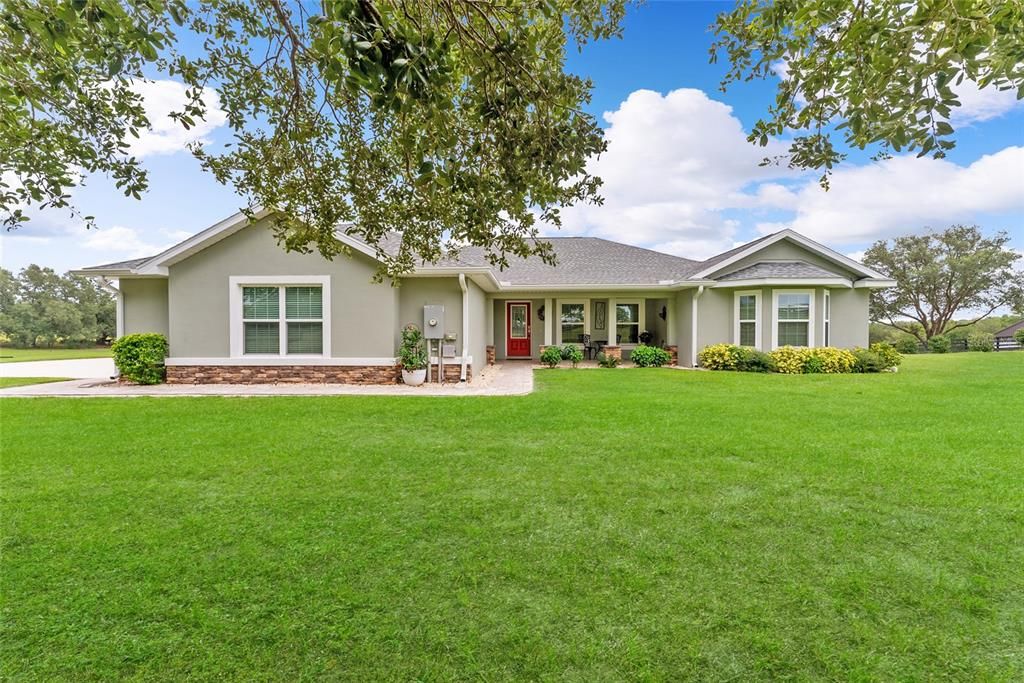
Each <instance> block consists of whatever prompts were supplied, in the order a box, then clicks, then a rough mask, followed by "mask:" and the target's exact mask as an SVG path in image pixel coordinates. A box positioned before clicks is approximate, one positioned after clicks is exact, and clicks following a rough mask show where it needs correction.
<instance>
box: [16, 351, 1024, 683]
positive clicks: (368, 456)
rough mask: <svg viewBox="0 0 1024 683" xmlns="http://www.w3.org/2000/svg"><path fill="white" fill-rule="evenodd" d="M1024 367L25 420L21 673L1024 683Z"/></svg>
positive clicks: (233, 405)
mask: <svg viewBox="0 0 1024 683" xmlns="http://www.w3.org/2000/svg"><path fill="white" fill-rule="evenodd" d="M1022 386H1024V353H1002V354H975V353H961V354H956V355H945V356H921V357H911V358H908V359H907V361H906V363H905V365H904V367H903V368H902V370H901V371H900V372H899V373H897V374H883V375H843V376H823V375H816V376H785V375H748V374H735V373H709V372H688V371H677V370H668V369H664V370H654V369H652V370H629V371H605V370H579V371H571V370H564V371H562V370H558V371H539V372H538V373H537V391H536V392H534V393H533V394H531V395H529V396H522V397H462V398H428V397H404V396H403V397H376V396H339V397H321V398H316V397H280V398H223V397H207V398H135V399H131V400H125V399H74V400H66V399H4V400H3V401H2V402H0V411H2V419H3V429H2V448H3V457H2V461H0V462H2V465H0V467H2V470H0V475H2V482H3V485H2V487H0V496H2V497H0V512H2V542H3V560H2V561H3V571H2V573H0V582H2V591H0V594H2V598H0V599H2V601H3V604H2V610H3V611H2V615H3V623H4V637H3V638H2V639H0V667H2V669H0V670H2V671H3V674H4V677H5V678H8V679H63V680H108V679H113V678H122V677H132V678H140V679H165V680H166V679H182V678H187V677H193V678H197V679H212V678H221V679H226V680H246V679H258V680H294V679H303V678H304V679H319V678H327V679H335V678H341V679H349V680H360V681H363V680H413V679H416V680H467V679H484V680H501V679H528V680H536V679H546V680H551V679H558V680H577V681H596V680H629V679H646V680H683V679H700V680H751V679H755V680H756V679H759V680H777V679H799V680H808V679H817V680H821V679H826V680H923V679H936V678H944V679H958V680H1006V681H1009V680H1021V679H1022V678H1024V571H1022V570H1021V568H1022V567H1024V489H1022V482H1024V445H1022V441H1021V432H1022V423H1021V416H1022V415H1024V391H1022V390H1021V387H1022Z"/></svg>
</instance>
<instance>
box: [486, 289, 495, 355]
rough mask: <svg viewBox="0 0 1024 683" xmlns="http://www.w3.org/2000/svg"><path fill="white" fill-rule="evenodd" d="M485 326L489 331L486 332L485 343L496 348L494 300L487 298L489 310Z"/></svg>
mask: <svg viewBox="0 0 1024 683" xmlns="http://www.w3.org/2000/svg"><path fill="white" fill-rule="evenodd" d="M484 325H486V326H487V329H486V330H485V331H484V343H485V344H486V345H487V346H494V298H493V297H487V310H486V311H485V314H484Z"/></svg>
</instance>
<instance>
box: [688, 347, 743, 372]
mask: <svg viewBox="0 0 1024 683" xmlns="http://www.w3.org/2000/svg"><path fill="white" fill-rule="evenodd" d="M736 349H737V347H736V346H734V345H732V344H712V345H711V346H705V347H704V348H703V349H701V350H700V353H699V354H697V363H699V364H700V366H701V367H702V368H707V369H708V370H735V369H736V361H737V357H736Z"/></svg>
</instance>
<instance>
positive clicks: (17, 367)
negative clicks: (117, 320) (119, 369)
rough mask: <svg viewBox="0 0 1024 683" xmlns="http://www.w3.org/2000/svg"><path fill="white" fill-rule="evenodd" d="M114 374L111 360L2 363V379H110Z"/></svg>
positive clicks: (89, 359)
mask: <svg viewBox="0 0 1024 683" xmlns="http://www.w3.org/2000/svg"><path fill="white" fill-rule="evenodd" d="M113 374H114V361H113V360H111V359H110V358H79V359H76V360H32V361H26V362H24V363H0V377H68V378H71V379H92V378H97V377H102V378H103V379H108V378H110V377H111V376H112V375H113Z"/></svg>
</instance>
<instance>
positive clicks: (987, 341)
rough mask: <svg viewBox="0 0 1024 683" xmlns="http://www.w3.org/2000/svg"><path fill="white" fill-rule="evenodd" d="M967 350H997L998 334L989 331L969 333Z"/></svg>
mask: <svg viewBox="0 0 1024 683" xmlns="http://www.w3.org/2000/svg"><path fill="white" fill-rule="evenodd" d="M967 350H968V351H981V352H982V353H987V352H989V351H995V350H996V336H995V335H994V334H989V333H988V332H972V333H971V334H969V335H967Z"/></svg>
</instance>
